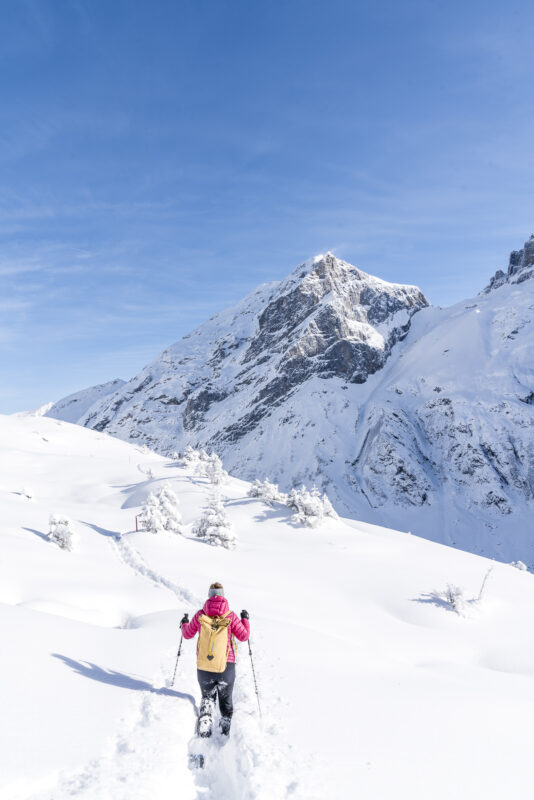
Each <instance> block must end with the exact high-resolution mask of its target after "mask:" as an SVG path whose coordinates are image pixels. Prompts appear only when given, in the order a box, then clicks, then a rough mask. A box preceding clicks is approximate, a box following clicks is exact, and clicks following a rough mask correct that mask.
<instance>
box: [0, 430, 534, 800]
mask: <svg viewBox="0 0 534 800" xmlns="http://www.w3.org/2000/svg"><path fill="white" fill-rule="evenodd" d="M0 449H1V453H0V455H1V458H0V465H1V466H0V492H1V496H2V525H1V527H0V541H1V551H2V559H1V560H0V614H1V616H2V632H3V658H2V664H1V670H2V686H3V687H4V694H3V703H2V712H3V725H2V728H1V731H0V737H1V739H0V762H1V763H0V797H1V798H3V799H4V800H65V798H69V799H70V800H73V798H74V799H75V800H89V799H91V800H108V799H109V800H126V798H127V799H128V800H141V798H142V799H143V800H149V799H150V800H152V799H153V798H156V797H157V798H158V800H167V798H176V797H180V798H182V800H187V799H188V798H197V799H198V800H200V798H203V799H204V800H205V799H206V798H209V799H210V800H215V799H216V800H237V798H239V799H240V800H245V799H246V800H259V799H261V798H264V799H265V800H277V798H288V799H289V798H291V800H292V799H293V798H298V800H301V799H302V800H306V799H308V800H311V798H313V800H330V798H342V797H354V796H357V797H358V798H360V799H361V800H375V799H376V798H378V797H395V798H398V800H403V799H404V798H405V799H406V800H423V798H424V799H425V800H426V798H428V797H432V798H434V799H435V800H441V799H442V798H443V800H444V799H445V798H450V797H454V798H458V799H459V800H462V799H463V798H466V799H467V798H472V797H475V796H477V797H478V796H480V797H484V798H486V800H491V799H492V798H495V800H497V798H499V800H500V798H502V797H503V796H504V795H505V794H506V796H512V797H515V798H526V797H527V796H530V783H531V776H530V757H531V743H530V736H529V735H528V730H529V729H530V720H531V718H532V716H533V714H534V690H533V686H534V682H533V675H534V634H533V633H532V626H531V624H530V617H531V608H532V604H533V602H534V584H533V577H532V575H531V574H529V573H526V572H521V571H519V570H518V569H515V568H514V567H511V566H507V565H504V564H498V563H495V564H492V562H489V561H487V560H485V559H482V558H480V557H477V556H473V555H471V554H468V553H464V552H461V551H458V550H454V549H452V548H448V547H444V546H442V545H437V544H433V543H431V542H428V541H425V540H423V539H420V538H417V537H413V536H410V535H408V534H403V533H397V532H395V531H391V530H385V529H381V528H377V527H374V526H370V525H365V524H360V523H355V522H347V521H344V520H339V521H334V520H330V521H329V522H328V524H325V525H324V526H323V527H321V528H318V529H315V530H310V529H306V528H302V527H298V526H297V527H295V526H294V525H293V524H292V523H291V520H290V518H289V516H288V514H289V512H288V510H287V509H286V508H285V507H283V506H275V507H274V508H270V507H267V506H265V505H263V504H262V503H261V502H259V501H257V500H252V499H250V498H248V497H247V489H248V485H247V484H245V483H243V482H242V481H240V480H236V479H231V480H230V481H229V482H228V483H227V484H226V485H224V486H223V488H222V494H223V497H224V500H225V507H226V511H227V513H228V515H229V516H230V518H231V520H232V522H233V524H234V526H235V529H236V532H237V535H238V538H239V546H238V548H237V550H235V551H227V550H222V549H219V548H214V547H210V546H209V545H206V544H204V543H202V542H199V541H198V540H194V539H192V538H191V526H192V523H193V521H194V520H196V519H197V518H198V516H199V514H200V511H201V509H202V507H203V505H204V503H205V501H206V497H207V494H208V492H209V487H208V486H207V485H206V481H205V479H203V478H197V477H194V476H193V475H191V474H189V473H188V472H187V471H186V470H184V469H182V468H180V467H178V466H177V465H176V462H171V461H167V460H166V459H164V458H162V457H160V456H157V455H154V454H151V453H147V452H143V451H142V450H139V449H138V448H136V447H133V446H131V445H128V444H126V443H123V442H120V441H119V440H117V439H113V438H110V437H107V436H105V435H102V434H98V433H95V432H93V431H89V430H85V429H83V428H81V427H76V426H72V425H69V424H67V423H63V422H58V421H55V420H51V419H46V418H28V417H26V418H23V417H19V418H17V417H0ZM149 470H151V471H152V473H153V477H152V478H148V477H147V474H146V473H147V472H148V471H149ZM164 481H168V482H169V483H170V484H171V486H172V487H173V488H174V489H175V490H176V492H177V493H178V494H179V497H180V499H181V508H182V512H183V517H184V522H185V523H186V527H185V535H184V536H180V535H176V534H171V533H163V534H158V535H154V534H149V533H145V532H140V533H135V532H134V518H135V515H136V514H137V513H138V512H139V510H140V504H141V503H142V501H143V499H144V498H145V497H146V495H147V493H148V492H149V490H150V489H152V488H157V487H158V486H160V485H161V483H162V482H164ZM23 489H24V491H23ZM28 495H30V496H32V495H33V499H29V497H28ZM51 512H59V513H65V514H68V515H69V516H70V517H71V518H72V520H73V522H74V526H75V528H76V531H77V536H78V541H77V543H76V547H75V549H74V550H73V552H71V553H68V552H64V551H62V550H60V549H59V548H57V547H56V546H55V545H54V544H52V543H50V542H48V541H47V540H46V537H45V533H46V531H47V520H48V516H49V514H50V513H51ZM491 566H493V571H492V572H491V573H490V575H489V577H488V579H487V584H486V589H485V593H484V595H483V598H482V601H481V602H480V604H478V605H473V606H472V607H470V609H469V611H468V612H467V616H465V617H462V616H459V615H458V614H456V613H454V612H453V611H452V610H450V609H447V608H446V606H445V604H444V603H443V602H442V601H441V600H439V598H437V597H436V596H434V595H433V590H435V589H437V590H441V589H444V588H445V586H446V584H447V583H453V584H459V585H460V586H463V587H465V589H466V593H467V596H468V597H476V596H477V595H478V593H479V591H480V587H481V584H482V580H483V578H484V576H485V575H486V574H487V571H488V568H489V567H491ZM213 579H219V580H222V581H223V582H224V584H225V587H226V591H227V596H228V597H229V599H230V603H231V605H232V607H233V608H234V609H235V610H237V611H239V610H240V609H241V608H242V607H246V608H247V609H248V610H249V611H250V615H251V624H252V647H253V652H254V655H255V659H256V669H257V674H258V681H259V685H260V689H261V699H262V707H263V720H260V718H259V715H258V713H257V710H256V706H255V696H254V691H253V684H252V680H251V672H250V666H249V663H248V657H247V650H246V648H241V649H240V651H239V661H238V683H237V690H236V714H235V719H234V727H233V731H232V737H231V740H230V742H229V743H228V744H227V745H226V747H225V748H223V749H219V746H218V745H217V743H214V744H213V745H212V746H210V748H209V752H208V767H207V769H206V770H205V771H204V772H202V773H198V774H196V775H194V774H193V773H192V772H190V771H189V769H188V768H187V754H188V747H189V740H190V737H191V732H192V730H193V726H194V720H195V708H196V705H195V704H196V703H197V702H198V689H197V686H196V680H195V666H194V645H193V643H191V642H189V643H186V644H185V646H184V652H183V655H182V659H181V662H180V664H179V667H178V675H177V680H176V685H175V687H174V689H171V688H170V687H169V686H168V678H169V676H170V675H171V674H172V669H173V667H174V659H175V653H176V644H177V631H178V621H179V619H180V617H181V615H182V614H183V612H184V611H186V610H187V611H189V612H190V613H191V612H192V611H194V610H195V609H196V607H197V606H198V604H199V603H200V602H201V601H202V600H203V599H204V595H205V592H206V587H207V585H208V584H209V583H210V582H211V581H212V580H213Z"/></svg>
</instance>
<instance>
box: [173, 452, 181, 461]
mask: <svg viewBox="0 0 534 800" xmlns="http://www.w3.org/2000/svg"><path fill="white" fill-rule="evenodd" d="M179 460H180V456H179V454H178V453H177V452H176V450H175V451H174V453H172V455H171V461H179Z"/></svg>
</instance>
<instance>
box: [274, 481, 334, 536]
mask: <svg viewBox="0 0 534 800" xmlns="http://www.w3.org/2000/svg"><path fill="white" fill-rule="evenodd" d="M286 505H287V506H288V507H289V508H291V509H293V511H294V512H295V513H294V514H293V522H295V523H297V524H300V525H306V526H308V527H309V528H316V527H317V526H318V525H320V524H321V522H322V521H323V520H324V518H325V517H331V518H332V519H337V514H336V512H335V511H334V509H333V507H332V503H331V502H330V500H329V499H328V497H327V496H326V494H324V493H323V494H322V495H321V493H320V491H319V489H317V488H316V487H314V488H313V489H312V490H311V491H308V490H307V489H306V487H305V486H302V487H301V488H300V489H291V491H290V492H289V494H288V496H287V500H286Z"/></svg>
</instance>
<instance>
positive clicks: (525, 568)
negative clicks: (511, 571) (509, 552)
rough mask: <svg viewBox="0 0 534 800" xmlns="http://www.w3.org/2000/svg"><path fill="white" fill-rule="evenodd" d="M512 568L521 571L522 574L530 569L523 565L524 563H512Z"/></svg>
mask: <svg viewBox="0 0 534 800" xmlns="http://www.w3.org/2000/svg"><path fill="white" fill-rule="evenodd" d="M510 566H511V567H515V568H516V569H520V570H521V571H522V572H528V567H527V565H526V564H523V562H522V561H511V562H510Z"/></svg>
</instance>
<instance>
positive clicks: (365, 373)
mask: <svg viewBox="0 0 534 800" xmlns="http://www.w3.org/2000/svg"><path fill="white" fill-rule="evenodd" d="M427 305H428V303H427V300H426V299H425V297H424V295H423V294H422V293H421V291H420V290H419V289H418V288H417V287H413V286H403V285H399V284H391V283H387V282H385V281H381V280H379V279H378V278H374V277H372V276H370V275H367V274H366V273H365V272H362V271H361V270H359V269H357V268H356V267H354V266H352V265H351V264H348V263H347V262H345V261H342V260H340V259H337V258H336V257H335V256H334V255H332V254H331V253H327V254H326V255H324V256H323V255H321V256H316V257H315V258H312V259H310V260H308V261H306V262H304V263H303V264H301V265H299V267H297V269H296V270H294V271H293V272H292V273H291V274H290V275H289V276H288V277H287V278H286V279H284V280H282V281H280V282H279V283H274V284H264V285H263V286H261V287H258V289H256V290H255V291H254V292H252V293H251V294H249V295H248V296H247V297H245V298H244V299H243V300H242V301H241V302H240V303H238V304H237V305H235V306H234V307H233V308H230V309H227V310H226V311H223V312H221V313H220V314H217V315H215V316H214V317H212V318H211V319H210V320H208V322H207V323H206V324H205V325H202V326H201V327H200V328H197V329H196V330H195V331H193V332H192V333H191V334H189V335H188V336H186V337H184V338H183V339H182V340H181V341H179V342H177V343H176V344H174V345H172V346H171V347H170V348H168V349H167V350H165V351H164V352H163V353H161V354H160V355H159V356H158V357H157V358H156V359H155V360H154V361H153V362H152V363H151V364H149V365H148V366H147V367H145V369H143V370H142V371H141V373H139V374H138V375H137V376H136V377H135V378H133V379H132V380H131V381H129V382H128V383H127V384H126V385H124V386H121V387H118V389H117V391H115V392H114V393H113V394H112V395H110V396H106V397H103V398H101V399H99V400H98V401H97V402H96V403H94V404H93V405H92V406H91V407H90V408H86V409H85V410H84V413H83V414H81V415H80V417H79V418H78V421H79V422H81V424H83V425H86V426H88V427H93V428H97V429H98V430H106V431H108V432H109V433H113V434H115V435H118V436H121V437H126V438H133V439H138V438H141V439H142V440H143V441H144V442H146V443H147V444H149V445H150V446H152V447H156V448H158V449H161V450H165V451H166V452H169V451H171V452H172V450H173V449H180V448H181V447H182V446H183V445H185V444H187V443H193V444H194V443H197V439H198V437H199V436H200V435H202V434H201V432H205V431H206V429H207V427H209V426H213V435H214V437H215V438H216V439H217V441H219V442H222V441H236V440H238V439H240V438H241V437H243V436H245V435H246V434H247V432H249V431H251V430H253V429H254V428H255V427H257V425H258V423H259V421H260V420H261V419H263V418H264V417H265V416H266V415H269V414H270V412H271V410H272V408H273V407H275V406H277V405H280V403H282V402H283V401H284V400H285V399H286V398H288V397H289V396H290V395H291V394H293V393H294V392H295V391H296V390H297V389H298V388H299V387H301V386H303V385H304V384H305V383H306V382H307V381H309V380H311V379H312V378H313V377H320V378H329V377H333V376H336V377H339V378H342V379H343V380H345V381H347V382H349V383H356V384H361V383H364V382H365V381H366V380H367V378H368V377H369V375H372V374H373V373H375V372H376V371H377V370H379V369H380V368H381V367H382V366H383V364H384V363H385V362H386V360H387V358H388V357H389V355H390V353H391V350H392V348H393V346H394V345H395V343H396V342H398V341H399V340H401V339H402V338H404V336H405V335H406V333H407V331H408V328H409V326H410V321H411V317H412V316H413V314H414V313H415V312H416V311H418V310H419V309H421V308H423V307H425V306H427ZM53 413H54V412H52V414H51V415H53ZM60 413H63V411H62V409H60ZM162 430H164V431H165V433H164V435H163V440H162V439H161V438H160V437H161V433H162ZM184 437H185V439H187V441H185V439H184Z"/></svg>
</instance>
